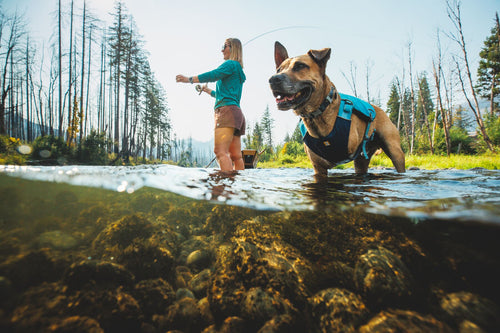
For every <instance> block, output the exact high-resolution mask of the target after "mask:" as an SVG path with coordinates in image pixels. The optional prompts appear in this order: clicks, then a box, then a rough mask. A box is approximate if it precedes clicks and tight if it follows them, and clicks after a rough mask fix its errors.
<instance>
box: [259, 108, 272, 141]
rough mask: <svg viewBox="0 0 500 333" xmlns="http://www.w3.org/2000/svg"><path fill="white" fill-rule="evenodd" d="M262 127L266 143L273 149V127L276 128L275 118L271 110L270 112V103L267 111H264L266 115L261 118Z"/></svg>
mask: <svg viewBox="0 0 500 333" xmlns="http://www.w3.org/2000/svg"><path fill="white" fill-rule="evenodd" d="M260 124H261V128H262V132H263V134H264V137H265V143H266V145H267V146H268V147H269V148H271V149H272V147H273V128H274V119H273V118H272V117H271V112H269V105H268V106H266V111H264V115H263V116H262V120H261V123H260Z"/></svg>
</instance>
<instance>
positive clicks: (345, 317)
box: [309, 288, 369, 332]
mask: <svg viewBox="0 0 500 333" xmlns="http://www.w3.org/2000/svg"><path fill="white" fill-rule="evenodd" d="M309 304H310V307H311V314H312V317H313V318H314V322H315V325H316V326H317V327H319V329H320V331H321V332H356V328H357V327H358V326H359V325H360V324H361V323H362V322H363V321H364V320H365V319H366V317H367V316H368V314H369V311H368V309H367V307H366V306H365V304H364V303H363V301H362V300H361V297H359V296H358V295H356V294H354V293H352V292H350V291H348V290H345V289H339V288H329V289H325V290H322V291H320V292H318V293H316V294H315V295H313V296H312V297H311V298H310V299H309Z"/></svg>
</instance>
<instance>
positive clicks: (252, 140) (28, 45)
mask: <svg viewBox="0 0 500 333" xmlns="http://www.w3.org/2000/svg"><path fill="white" fill-rule="evenodd" d="M446 4H447V15H448V18H449V20H450V21H451V22H452V23H453V26H454V28H455V29H454V30H453V31H445V32H444V31H437V33H436V40H437V43H438V45H437V49H438V54H437V55H436V57H435V58H434V59H433V61H432V69H433V70H432V73H427V72H423V71H419V70H418V69H415V68H413V65H412V62H413V59H412V57H413V50H412V43H411V42H408V45H406V50H407V60H406V61H407V67H406V68H405V69H404V70H403V71H402V72H401V73H398V74H396V75H394V79H393V80H392V83H391V86H390V96H389V99H388V101H384V103H382V101H380V100H377V99H375V98H370V92H369V90H368V88H367V92H366V95H367V96H365V97H368V101H369V102H370V103H372V104H376V105H379V106H381V107H383V108H385V105H386V106H387V108H386V111H387V113H388V114H389V117H390V118H391V120H392V121H393V122H394V124H396V125H397V127H398V128H399V130H400V133H401V138H402V145H403V149H404V151H405V153H406V154H408V155H414V154H432V155H443V156H450V155H451V154H481V153H485V152H491V153H496V151H497V150H498V147H499V146H500V117H499V115H500V110H499V94H500V24H499V18H498V13H496V15H493V14H492V17H491V22H492V28H491V34H490V35H488V36H485V39H484V46H483V48H482V49H481V52H480V54H479V56H480V61H479V64H478V67H477V68H478V69H477V73H473V72H472V70H471V68H472V67H473V65H477V64H471V63H470V61H469V58H470V56H469V54H468V50H467V45H466V43H465V40H466V39H465V37H464V35H465V33H466V32H465V31H463V28H462V18H461V6H460V2H457V1H451V0H450V1H447V2H446ZM78 5H79V6H80V7H78V6H77V5H76V4H75V1H74V0H66V1H63V0H59V1H58V8H57V10H56V15H55V17H54V20H55V22H54V23H55V27H56V29H55V31H54V35H53V37H52V38H51V42H52V43H51V44H50V45H47V46H45V45H44V46H43V47H42V48H40V44H39V43H37V42H36V41H33V40H32V39H31V38H30V34H29V33H28V29H27V27H28V23H27V22H26V19H25V18H24V17H23V15H21V14H19V13H17V12H15V13H6V12H4V11H3V10H2V8H1V2H0V164H8V163H14V164H23V163H26V162H29V163H35V164H37V163H39V164H53V163H57V164H61V163H82V164H116V163H146V162H152V161H154V162H167V163H175V164H179V165H183V166H203V165H204V164H205V163H206V161H207V159H208V160H210V159H211V156H210V154H211V152H207V151H201V152H199V151H194V150H193V144H192V141H191V139H189V140H179V139H177V137H176V134H175V131H174V129H173V128H172V126H171V122H170V119H169V106H168V103H167V92H166V91H165V89H164V88H163V87H162V85H161V84H160V82H159V81H158V80H157V79H156V78H155V74H154V73H153V71H152V70H151V67H150V64H149V59H148V56H149V55H148V52H147V51H146V50H145V49H144V43H145V42H144V40H142V37H141V35H140V33H139V28H138V27H137V26H136V24H135V22H134V18H133V15H132V14H130V13H128V11H127V8H126V7H125V5H124V4H123V3H122V2H121V1H117V2H115V5H114V10H113V12H112V13H110V15H111V16H112V23H111V24H110V25H109V26H107V25H106V24H105V23H104V22H103V21H101V19H100V18H97V17H95V15H94V14H93V13H92V12H91V11H90V10H88V9H87V6H86V1H85V0H82V1H78ZM68 22H69V23H68ZM442 38H449V39H451V40H452V41H454V42H455V43H456V45H457V46H458V49H459V50H460V52H458V53H457V54H453V55H451V56H450V57H447V58H444V56H442V52H441V46H440V40H441V39H442ZM93 68H98V70H97V71H96V70H92V69H93ZM344 76H345V77H346V79H348V81H349V84H350V86H351V90H352V95H354V96H358V91H357V89H356V81H357V80H358V79H357V78H356V77H355V75H353V68H352V67H351V73H347V74H345V75H344ZM366 79H367V81H368V74H367V78H366ZM458 100H465V103H457V101H458ZM383 104H384V105H383ZM274 126H275V124H274V120H273V118H272V116H271V114H270V111H269V107H267V108H266V110H265V111H264V112H263V114H262V117H261V119H260V120H259V121H257V122H256V123H255V124H249V125H248V130H247V135H246V137H244V138H243V144H244V146H245V147H246V148H248V149H257V150H258V151H263V152H264V153H263V155H262V157H261V159H262V160H263V161H270V160H282V161H288V162H290V163H293V162H294V161H297V159H300V158H302V157H303V156H304V154H305V153H304V150H303V147H302V138H301V136H300V132H299V131H298V129H296V130H295V132H294V133H290V134H289V135H287V137H286V138H285V140H284V142H275V141H274V138H273V128H274ZM6 156H8V157H6Z"/></svg>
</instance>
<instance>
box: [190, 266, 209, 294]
mask: <svg viewBox="0 0 500 333" xmlns="http://www.w3.org/2000/svg"><path fill="white" fill-rule="evenodd" d="M211 276H212V272H211V270H210V269H204V270H202V271H201V272H200V273H198V274H196V275H195V276H193V278H192V279H191V281H189V287H190V289H191V290H192V291H193V293H194V294H195V295H196V296H197V297H199V298H203V297H205V296H206V295H207V290H208V288H209V286H210V277H211Z"/></svg>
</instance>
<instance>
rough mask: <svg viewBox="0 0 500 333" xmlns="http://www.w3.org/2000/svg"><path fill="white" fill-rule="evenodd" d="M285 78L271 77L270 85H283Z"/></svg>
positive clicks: (280, 75)
mask: <svg viewBox="0 0 500 333" xmlns="http://www.w3.org/2000/svg"><path fill="white" fill-rule="evenodd" d="M283 78H284V75H283V74H275V75H273V76H271V78H270V79H269V84H271V85H274V84H278V83H281V82H282V81H283Z"/></svg>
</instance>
